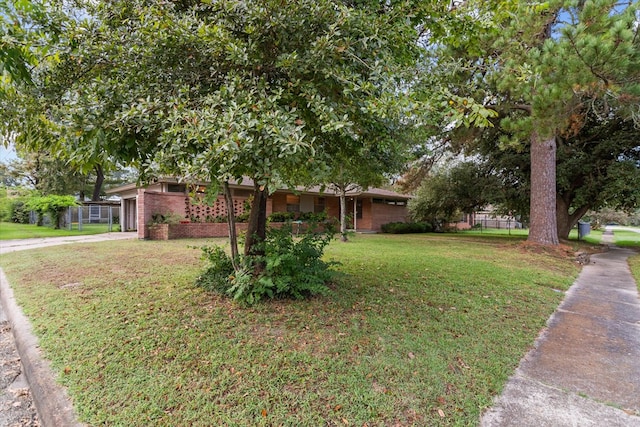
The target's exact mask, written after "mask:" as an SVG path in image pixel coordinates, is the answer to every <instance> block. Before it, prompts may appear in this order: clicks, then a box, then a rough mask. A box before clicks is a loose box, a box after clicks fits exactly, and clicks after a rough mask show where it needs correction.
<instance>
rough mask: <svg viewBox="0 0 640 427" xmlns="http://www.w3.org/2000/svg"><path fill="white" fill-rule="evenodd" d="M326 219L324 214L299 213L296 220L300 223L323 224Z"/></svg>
mask: <svg viewBox="0 0 640 427" xmlns="http://www.w3.org/2000/svg"><path fill="white" fill-rule="evenodd" d="M326 219H327V213H326V212H318V213H315V212H300V215H298V220H300V221H309V222H323V221H325V220H326Z"/></svg>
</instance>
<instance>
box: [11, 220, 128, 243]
mask: <svg viewBox="0 0 640 427" xmlns="http://www.w3.org/2000/svg"><path fill="white" fill-rule="evenodd" d="M114 227H119V226H118V225H117V224H116V225H115V226H114ZM108 232H109V225H108V224H84V225H83V226H82V231H80V230H78V224H73V230H69V229H59V230H56V229H54V228H53V227H50V226H40V227H38V226H37V225H35V224H16V223H13V222H0V240H11V239H33V238H39V237H61V236H79V235H84V234H99V233H108Z"/></svg>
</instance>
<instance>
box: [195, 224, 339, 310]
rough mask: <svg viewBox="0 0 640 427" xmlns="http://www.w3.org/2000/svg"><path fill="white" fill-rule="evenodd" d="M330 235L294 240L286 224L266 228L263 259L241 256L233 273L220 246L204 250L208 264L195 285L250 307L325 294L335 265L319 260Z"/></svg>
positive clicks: (331, 236)
mask: <svg viewBox="0 0 640 427" xmlns="http://www.w3.org/2000/svg"><path fill="white" fill-rule="evenodd" d="M310 228H311V227H310ZM333 234H334V233H333V230H331V231H329V232H322V233H315V232H306V233H304V234H303V235H302V236H301V237H300V238H294V237H293V234H292V229H291V225H290V224H288V225H285V226H284V227H281V228H269V229H268V231H267V238H266V240H265V241H264V242H262V245H263V249H264V253H265V254H264V256H260V257H241V259H239V260H238V268H237V270H236V271H234V269H233V265H232V261H231V259H230V258H229V256H228V255H227V254H226V253H225V252H224V250H223V249H222V248H221V247H205V248H203V252H204V255H203V257H204V258H205V259H207V260H209V263H210V265H209V267H208V268H207V270H206V271H205V273H204V274H203V275H202V276H200V277H199V278H198V280H197V284H198V285H199V286H202V287H203V288H205V289H207V290H212V291H216V292H220V293H224V294H226V295H228V296H230V297H232V298H233V299H235V300H236V301H238V302H241V303H244V304H254V303H256V302H258V301H260V300H261V299H264V298H285V297H292V298H303V297H305V296H310V295H316V294H326V293H328V292H329V288H328V286H327V284H328V283H329V282H330V281H331V280H332V278H333V277H334V275H335V272H334V271H333V270H331V267H332V266H333V265H334V264H335V263H328V262H325V261H323V260H322V259H321V258H322V255H323V253H324V249H325V247H326V246H327V245H328V244H329V242H330V241H331V239H332V238H333ZM256 266H260V267H259V268H256Z"/></svg>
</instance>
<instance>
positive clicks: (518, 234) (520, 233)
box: [453, 228, 602, 245]
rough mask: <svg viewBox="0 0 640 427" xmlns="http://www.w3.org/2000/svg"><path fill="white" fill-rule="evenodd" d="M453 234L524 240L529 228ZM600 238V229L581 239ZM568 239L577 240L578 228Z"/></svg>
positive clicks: (483, 230)
mask: <svg viewBox="0 0 640 427" xmlns="http://www.w3.org/2000/svg"><path fill="white" fill-rule="evenodd" d="M453 233H454V234H464V235H469V236H483V237H509V238H513V239H521V240H524V239H526V238H527V237H528V236H529V230H528V229H513V230H508V229H505V228H500V229H498V228H484V229H482V230H480V229H473V230H464V231H457V232H453ZM601 239H602V230H591V233H590V234H588V235H586V236H585V237H584V238H583V239H582V241H584V242H586V243H589V244H592V245H597V244H599V243H600V240H601ZM569 240H570V241H577V240H578V230H577V229H573V230H571V232H570V233H569Z"/></svg>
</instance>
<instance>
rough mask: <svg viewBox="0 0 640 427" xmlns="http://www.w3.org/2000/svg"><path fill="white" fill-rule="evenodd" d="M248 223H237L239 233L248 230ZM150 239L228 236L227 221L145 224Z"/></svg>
mask: <svg viewBox="0 0 640 427" xmlns="http://www.w3.org/2000/svg"><path fill="white" fill-rule="evenodd" d="M247 225H248V224H247V223H239V224H236V231H237V232H238V233H240V232H243V231H247ZM145 228H146V229H147V236H148V237H147V239H149V240H173V239H203V238H207V237H228V236H229V227H228V225H227V224H226V223H213V222H202V223H201V222H192V223H188V224H155V225H152V226H145Z"/></svg>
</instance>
